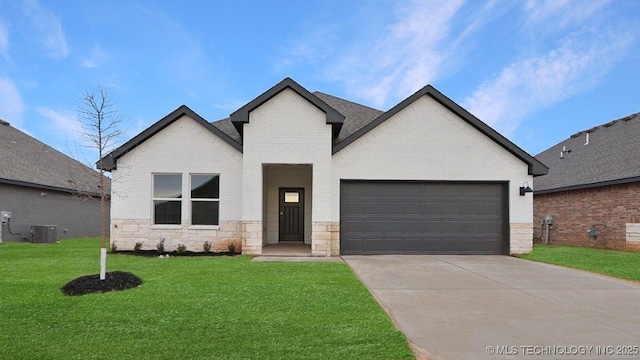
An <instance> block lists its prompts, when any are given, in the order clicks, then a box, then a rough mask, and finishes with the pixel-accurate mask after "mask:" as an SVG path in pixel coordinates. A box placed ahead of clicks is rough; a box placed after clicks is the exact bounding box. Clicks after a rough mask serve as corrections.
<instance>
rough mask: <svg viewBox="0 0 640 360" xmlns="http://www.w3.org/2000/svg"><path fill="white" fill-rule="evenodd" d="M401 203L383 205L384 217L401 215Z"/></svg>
mask: <svg viewBox="0 0 640 360" xmlns="http://www.w3.org/2000/svg"><path fill="white" fill-rule="evenodd" d="M403 205H404V204H403V203H402V202H401V201H395V202H388V203H385V204H384V213H385V214H386V215H397V214H402V213H403V211H402V207H403Z"/></svg>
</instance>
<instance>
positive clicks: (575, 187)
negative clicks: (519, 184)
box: [533, 176, 640, 195]
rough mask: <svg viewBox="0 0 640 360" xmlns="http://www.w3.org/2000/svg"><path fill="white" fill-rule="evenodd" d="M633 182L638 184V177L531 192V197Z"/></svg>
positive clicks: (639, 179) (639, 180) (639, 177)
mask: <svg viewBox="0 0 640 360" xmlns="http://www.w3.org/2000/svg"><path fill="white" fill-rule="evenodd" d="M635 182H640V176H634V177H630V178H625V179H616V180H607V181H600V182H595V183H590V184H578V185H570V186H564V187H559V188H555V189H545V190H533V195H543V194H552V193H558V192H563V191H573V190H583V189H593V188H598V187H603V186H612V185H622V184H629V183H635Z"/></svg>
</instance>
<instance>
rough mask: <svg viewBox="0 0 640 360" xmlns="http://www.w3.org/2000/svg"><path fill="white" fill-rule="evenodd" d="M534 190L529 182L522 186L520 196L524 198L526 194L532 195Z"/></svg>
mask: <svg viewBox="0 0 640 360" xmlns="http://www.w3.org/2000/svg"><path fill="white" fill-rule="evenodd" d="M532 192H533V189H532V188H531V187H530V186H529V183H528V182H526V181H525V182H524V184H522V186H520V196H524V194H526V193H532Z"/></svg>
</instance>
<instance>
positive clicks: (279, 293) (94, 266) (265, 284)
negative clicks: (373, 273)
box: [0, 239, 412, 360]
mask: <svg viewBox="0 0 640 360" xmlns="http://www.w3.org/2000/svg"><path fill="white" fill-rule="evenodd" d="M98 259H99V242H98V241H97V240H95V239H74V240H63V241H62V242H61V243H60V244H55V245H40V244H31V243H11V242H10V243H5V244H1V245H0V359H118V360H122V359H142V358H146V359H171V360H177V359H256V358H262V359H294V358H295V359H410V358H412V354H411V351H410V349H409V348H408V346H407V343H406V339H405V337H404V335H402V333H400V332H398V331H397V330H396V329H395V328H394V326H393V325H392V323H391V321H390V320H389V319H388V317H387V316H386V314H385V313H384V311H383V310H382V309H381V308H380V307H379V305H378V304H377V302H376V301H375V300H374V299H373V298H372V296H371V295H370V294H369V292H368V291H367V290H366V288H365V287H364V286H363V285H362V284H361V283H360V282H359V281H358V279H357V278H356V277H355V276H354V275H353V273H352V272H351V269H349V267H348V266H347V265H346V264H342V263H257V262H251V261H250V258H248V257H245V256H237V257H208V258H178V257H173V258H171V259H163V260H161V259H157V258H143V257H136V256H131V255H123V254H115V255H114V254H110V255H109V256H108V260H107V269H108V271H113V270H122V271H129V272H132V273H134V274H136V275H138V276H139V277H141V278H142V280H143V281H144V283H143V284H142V285H141V286H140V287H138V288H135V289H130V290H126V291H121V292H109V293H104V294H89V295H83V296H77V297H70V296H66V295H64V294H63V293H62V292H61V291H60V288H61V287H62V286H63V285H64V284H65V283H67V282H68V281H70V280H73V279H75V278H77V277H79V276H82V275H89V274H96V273H97V272H98V265H99V261H98Z"/></svg>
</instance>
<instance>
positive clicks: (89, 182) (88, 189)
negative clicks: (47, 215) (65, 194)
mask: <svg viewBox="0 0 640 360" xmlns="http://www.w3.org/2000/svg"><path fill="white" fill-rule="evenodd" d="M98 181H99V173H98V172H97V171H95V170H93V169H91V168H90V167H88V166H86V165H84V164H82V163H80V162H78V161H77V160H75V159H73V158H71V157H69V156H67V155H65V154H63V153H61V152H59V151H58V150H56V149H54V148H52V147H50V146H48V145H46V144H44V143H42V142H40V141H38V140H36V139H34V138H33V137H31V136H29V135H27V134H25V133H23V132H22V131H20V130H18V129H16V128H14V127H12V126H11V125H10V124H9V123H7V122H4V121H0V183H8V184H15V185H21V186H29V187H36V188H43V189H49V190H60V191H69V192H74V193H77V192H85V193H87V194H90V195H96V194H98V193H99V188H98ZM109 183H110V180H108V179H107V185H108V186H109V185H110V184H109ZM107 191H109V189H107ZM107 193H108V192H107Z"/></svg>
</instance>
